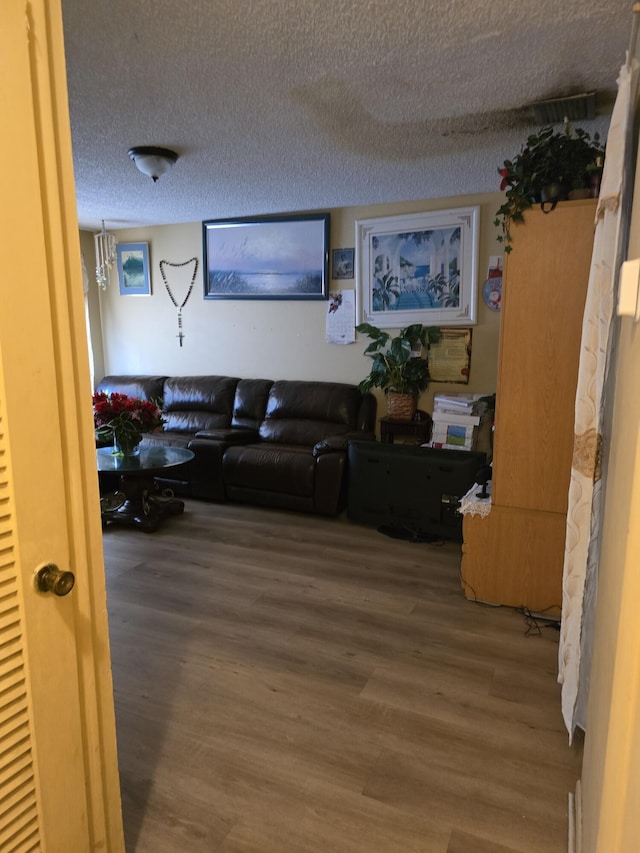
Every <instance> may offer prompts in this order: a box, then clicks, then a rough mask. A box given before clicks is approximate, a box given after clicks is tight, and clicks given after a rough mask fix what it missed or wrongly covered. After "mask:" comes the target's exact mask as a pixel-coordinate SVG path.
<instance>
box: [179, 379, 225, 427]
mask: <svg viewBox="0 0 640 853" xmlns="http://www.w3.org/2000/svg"><path fill="white" fill-rule="evenodd" d="M237 384H238V379H236V378H235V377H232V376H174V377H170V378H169V379H167V380H166V382H165V383H164V407H163V417H164V419H165V426H164V428H165V430H166V431H167V432H181V433H187V432H188V433H196V432H198V431H199V430H208V429H219V428H221V427H229V426H231V415H232V412H233V401H234V396H235V391H236V385H237Z"/></svg>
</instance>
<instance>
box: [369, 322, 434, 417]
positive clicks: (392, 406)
mask: <svg viewBox="0 0 640 853" xmlns="http://www.w3.org/2000/svg"><path fill="white" fill-rule="evenodd" d="M356 331H357V332H360V333H361V334H364V335H367V336H368V337H369V338H371V343H370V344H369V345H368V346H367V348H366V349H365V351H364V354H365V355H367V356H369V357H370V358H371V360H372V365H371V371H370V372H369V375H368V376H367V377H366V379H363V380H362V382H360V384H359V385H358V388H359V389H360V391H362V393H363V394H364V393H366V392H367V391H370V390H371V389H372V388H381V389H382V390H383V391H384V392H385V394H386V397H387V411H388V414H389V417H391V418H397V419H398V420H411V419H412V418H413V416H414V415H415V413H416V408H417V402H418V395H419V394H420V392H421V391H424V390H425V389H426V388H427V386H428V385H429V363H428V361H427V358H426V351H427V350H428V349H429V344H430V343H432V342H433V343H435V342H436V341H438V340H440V330H439V329H437V328H435V327H432V326H423V325H422V324H421V323H414V324H413V325H411V326H407V328H406V329H401V330H400V332H398V334H397V335H396V336H395V337H393V338H392V337H391V335H390V334H389V333H388V332H384V331H382V329H378V328H377V327H376V326H372V325H371V324H369V323H361V324H360V325H359V326H356ZM423 353H425V354H424V355H423Z"/></svg>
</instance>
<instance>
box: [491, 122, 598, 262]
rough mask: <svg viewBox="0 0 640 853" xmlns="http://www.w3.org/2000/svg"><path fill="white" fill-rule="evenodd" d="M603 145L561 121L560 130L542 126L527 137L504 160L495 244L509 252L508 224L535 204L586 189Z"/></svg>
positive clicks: (495, 222)
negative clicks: (500, 203) (503, 195)
mask: <svg viewBox="0 0 640 853" xmlns="http://www.w3.org/2000/svg"><path fill="white" fill-rule="evenodd" d="M603 158H604V146H603V145H602V144H601V143H600V137H599V135H598V134H597V133H595V134H594V136H593V139H592V138H591V136H590V135H589V134H588V133H587V131H586V130H583V129H582V128H576V129H575V130H574V129H573V128H572V127H571V125H570V124H569V122H568V121H565V124H564V128H563V129H562V130H554V129H553V127H543V128H541V129H540V130H539V131H537V133H533V134H531V136H529V137H528V139H527V141H526V143H525V145H523V147H522V149H521V150H520V153H519V154H518V155H517V156H516V157H514V159H513V160H505V161H504V165H503V167H502V168H501V169H498V172H499V174H500V175H501V177H502V182H501V184H500V189H501V190H503V191H505V192H506V199H505V201H504V202H503V204H502V205H500V207H499V208H498V210H497V211H496V219H495V221H494V225H495V226H496V227H497V228H499V229H500V233H499V235H498V238H497V239H498V242H499V243H504V250H505V252H507V253H508V252H510V251H511V223H513V222H522V221H523V219H524V211H525V210H526V209H527V208H529V207H531V206H532V205H533V204H535V203H537V202H542V203H545V202H551V203H552V204H553V203H554V202H557V201H559V200H561V199H566V198H568V196H569V193H570V192H571V191H572V190H581V189H588V188H589V187H590V185H591V176H592V172H593V170H594V169H595V168H598V166H597V165H596V164H600V167H601V165H602V162H603Z"/></svg>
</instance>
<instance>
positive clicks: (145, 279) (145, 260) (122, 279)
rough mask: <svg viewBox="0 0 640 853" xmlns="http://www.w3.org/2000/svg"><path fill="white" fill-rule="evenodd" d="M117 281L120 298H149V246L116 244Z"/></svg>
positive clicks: (144, 244) (143, 244)
mask: <svg viewBox="0 0 640 853" xmlns="http://www.w3.org/2000/svg"><path fill="white" fill-rule="evenodd" d="M116 254H117V259H118V281H119V283H120V295H121V296H151V279H150V278H149V244H148V243H118V245H117V247H116Z"/></svg>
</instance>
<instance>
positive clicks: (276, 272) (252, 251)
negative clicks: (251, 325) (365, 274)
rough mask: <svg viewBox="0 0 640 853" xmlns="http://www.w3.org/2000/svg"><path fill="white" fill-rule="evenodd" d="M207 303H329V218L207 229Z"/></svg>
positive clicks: (253, 220)
mask: <svg viewBox="0 0 640 853" xmlns="http://www.w3.org/2000/svg"><path fill="white" fill-rule="evenodd" d="M202 240H203V256H204V298H205V299H302V300H313V299H327V298H328V279H329V248H328V246H329V214H328V213H317V214H310V215H304V216H293V215H292V216H289V215H286V216H262V217H249V218H242V219H215V220H210V221H207V222H203V223H202Z"/></svg>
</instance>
